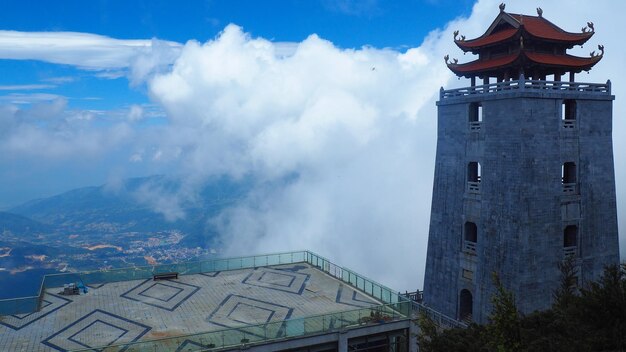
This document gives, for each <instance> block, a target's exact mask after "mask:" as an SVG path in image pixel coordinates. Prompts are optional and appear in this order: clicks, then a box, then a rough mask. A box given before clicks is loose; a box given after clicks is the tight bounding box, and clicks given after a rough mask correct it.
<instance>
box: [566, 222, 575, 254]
mask: <svg viewBox="0 0 626 352" xmlns="http://www.w3.org/2000/svg"><path fill="white" fill-rule="evenodd" d="M577 246H578V226H576V225H569V226H566V227H565V230H563V256H565V257H575V256H576V248H577Z"/></svg>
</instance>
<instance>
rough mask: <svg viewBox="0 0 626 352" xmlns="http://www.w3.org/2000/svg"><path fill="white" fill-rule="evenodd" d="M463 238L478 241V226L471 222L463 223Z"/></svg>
mask: <svg viewBox="0 0 626 352" xmlns="http://www.w3.org/2000/svg"><path fill="white" fill-rule="evenodd" d="M465 240H466V241H470V242H474V243H476V242H478V227H477V226H476V224H474V223H473V222H470V221H468V222H466V223H465Z"/></svg>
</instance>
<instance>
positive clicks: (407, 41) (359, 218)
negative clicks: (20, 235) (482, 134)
mask: <svg viewBox="0 0 626 352" xmlns="http://www.w3.org/2000/svg"><path fill="white" fill-rule="evenodd" d="M500 2H501V1H500V0H478V1H476V2H474V1H465V0H463V1H452V0H441V1H439V0H423V1H379V0H362V1H356V0H340V1H331V0H319V1H313V0H310V1H307V0H301V1H287V0H284V1H274V0H271V1H225V0H224V1H63V2H55V3H52V2H50V3H48V2H41V1H11V0H7V1H4V2H3V8H2V11H1V12H0V210H2V209H7V208H10V207H11V206H13V205H17V204H19V203H21V202H25V201H27V200H30V199H33V198H38V197H46V196H51V195H54V194H57V193H60V192H63V191H66V190H69V189H73V188H77V187H82V186H91V185H100V184H104V183H107V184H108V185H109V186H108V189H110V190H112V191H115V190H116V185H119V184H120V182H119V181H120V180H122V179H124V178H127V177H134V176H147V175H154V174H168V175H175V176H176V177H179V178H180V179H182V180H183V186H182V187H181V189H180V190H178V191H177V193H175V194H167V193H164V192H162V190H159V189H145V190H142V193H141V194H135V195H134V196H135V197H136V198H137V200H138V201H140V202H144V203H145V204H146V206H149V207H151V208H152V209H153V210H154V211H156V212H158V213H161V214H163V216H165V217H166V218H168V219H178V218H184V217H185V214H184V211H183V210H182V209H183V208H184V204H186V203H188V202H192V201H194V199H195V198H196V196H197V192H198V190H199V189H200V187H201V185H202V184H203V183H204V182H207V181H210V180H211V179H212V178H215V177H224V176H227V177H232V178H240V177H250V176H252V177H255V178H256V179H259V180H262V181H267V182H263V183H262V184H263V185H272V184H277V183H280V182H281V180H284V179H286V178H290V180H292V181H293V182H292V183H289V184H286V185H285V186H284V187H283V188H280V189H275V188H267V187H265V186H259V187H258V188H255V189H253V191H252V192H251V193H250V194H249V195H248V196H247V197H246V198H245V199H242V201H241V203H240V204H239V205H238V206H236V207H233V208H230V209H227V210H226V211H225V212H224V213H222V214H220V216H219V218H217V219H215V221H216V223H218V224H220V226H221V228H220V231H221V232H222V233H223V234H224V236H225V239H226V240H227V241H230V242H229V243H230V245H231V246H230V247H228V246H227V251H228V253H227V254H233V255H237V254H250V253H262V252H274V251H283V250H294V249H301V248H307V249H310V250H313V251H316V252H319V253H321V254H324V255H327V256H329V257H330V258H335V259H336V260H337V261H338V262H340V263H344V262H345V263H350V266H351V267H352V268H354V269H356V270H357V271H361V272H365V273H368V275H371V276H372V277H373V278H374V279H378V280H379V281H381V282H385V283H388V284H389V285H390V286H391V287H398V288H401V289H402V288H406V289H414V288H415V287H405V286H404V285H406V283H407V282H416V284H417V283H420V282H421V273H422V271H423V265H424V259H425V255H426V239H427V234H428V222H429V214H430V201H431V192H432V184H433V183H432V181H433V180H432V178H433V171H434V155H435V148H436V133H437V132H436V116H437V112H436V105H435V102H436V100H437V98H438V92H439V88H440V87H442V86H443V87H448V88H450V87H458V86H465V85H468V82H467V80H464V79H461V80H459V79H457V78H456V77H454V75H453V74H452V73H451V72H450V71H449V70H448V69H447V67H446V66H445V64H444V61H443V57H444V55H446V54H449V55H450V57H451V58H458V59H459V61H460V62H465V61H469V60H472V57H471V55H466V56H463V55H462V53H461V52H460V50H459V49H458V48H457V47H456V46H455V45H454V43H453V40H452V38H453V32H454V31H455V30H457V29H458V30H460V31H461V34H463V35H466V36H467V37H468V38H472V37H476V36H479V35H481V34H482V33H483V32H484V31H485V29H486V28H487V27H488V26H489V24H490V23H491V21H492V20H493V19H494V18H495V17H496V16H497V15H498V12H499V9H498V5H499V4H500ZM567 3H568V5H570V7H571V8H572V9H574V8H575V9H576V11H568V10H567V9H564V8H563V2H562V1H558V0H552V1H509V2H508V3H507V8H506V9H507V11H510V12H513V13H525V14H531V15H532V14H535V11H536V8H537V7H539V6H541V7H542V9H543V16H544V17H545V18H547V19H549V20H551V21H553V22H554V23H557V24H559V25H560V26H561V27H562V28H564V29H566V30H568V31H572V32H578V31H580V28H581V27H583V26H585V25H586V23H587V21H592V22H594V23H595V28H596V33H595V35H594V36H593V37H592V39H591V40H590V42H589V43H588V44H586V45H585V47H584V48H574V49H573V50H572V53H573V54H575V55H579V56H588V55H589V51H591V50H593V49H595V48H596V47H597V45H598V44H604V45H605V48H606V54H605V55H604V57H603V59H602V61H601V62H600V63H599V64H598V65H596V66H595V67H594V68H593V69H592V70H591V72H590V73H589V74H586V73H583V74H581V75H578V76H577V80H578V81H586V82H606V80H607V79H611V80H612V81H613V92H614V94H615V95H616V96H617V99H616V101H615V105H614V116H615V118H614V126H613V127H614V150H615V166H616V175H617V177H616V179H617V192H618V211H620V214H619V215H620V224H621V225H622V226H621V228H622V229H623V228H625V226H626V223H624V219H626V213H625V212H626V181H622V180H626V152H625V151H626V119H623V118H622V116H626V105H625V104H624V103H623V102H622V101H623V100H624V99H622V97H623V96H626V92H625V91H626V90H625V89H624V88H623V84H622V82H621V79H620V78H621V77H626V47H625V46H624V45H623V38H622V37H623V36H622V35H621V32H619V31H616V30H614V28H621V27H623V23H622V21H623V20H622V16H621V14H622V13H624V12H625V10H626V3H624V4H622V3H621V2H619V3H616V2H613V1H609V0H598V1H594V2H589V1H587V0H571V1H568V2H567ZM42 4H43V5H42ZM293 175H297V176H298V177H297V178H293V177H292V176H293ZM381 236H383V237H384V238H385V239H386V241H382V242H381V241H380V238H381ZM622 237H624V236H622ZM337 238H341V239H342V240H341V241H338V240H337ZM374 241H375V242H376V243H377V251H378V252H379V254H380V257H381V258H383V257H384V258H394V259H389V260H388V261H387V262H385V263H378V265H373V264H372V263H371V261H370V260H368V255H367V253H365V252H366V251H365V252H364V251H362V250H360V249H359V246H355V245H354V244H355V243H372V242H374ZM621 243H622V246H621V247H622V253H626V241H625V240H622V241H621ZM399 244H402V245H399ZM369 250H371V248H370V249H369ZM397 268H407V269H405V270H400V271H399V272H398V273H397V274H396V275H394V276H393V277H391V278H389V279H387V278H386V277H387V276H388V272H389V271H390V270H396V269H397ZM409 268H417V270H413V269H409ZM415 271H417V274H416V273H415ZM416 276H417V278H416Z"/></svg>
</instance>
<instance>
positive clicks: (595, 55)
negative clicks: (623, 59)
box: [589, 44, 604, 57]
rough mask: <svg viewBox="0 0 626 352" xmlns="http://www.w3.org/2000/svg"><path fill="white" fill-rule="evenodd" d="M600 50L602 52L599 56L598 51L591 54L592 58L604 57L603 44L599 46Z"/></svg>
mask: <svg viewBox="0 0 626 352" xmlns="http://www.w3.org/2000/svg"><path fill="white" fill-rule="evenodd" d="M598 50H600V53H599V54H596V51H595V50H594V51H592V52H590V53H589V56H590V57H602V56H604V45H601V44H600V45H598Z"/></svg>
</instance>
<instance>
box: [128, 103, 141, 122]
mask: <svg viewBox="0 0 626 352" xmlns="http://www.w3.org/2000/svg"><path fill="white" fill-rule="evenodd" d="M142 118H143V108H142V107H141V106H139V105H136V104H133V105H131V106H130V109H129V111H128V120H130V121H131V122H135V121H139V120H141V119H142Z"/></svg>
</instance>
